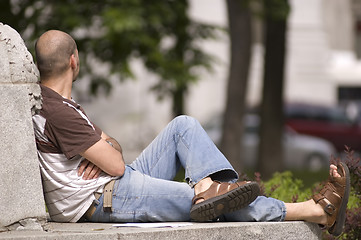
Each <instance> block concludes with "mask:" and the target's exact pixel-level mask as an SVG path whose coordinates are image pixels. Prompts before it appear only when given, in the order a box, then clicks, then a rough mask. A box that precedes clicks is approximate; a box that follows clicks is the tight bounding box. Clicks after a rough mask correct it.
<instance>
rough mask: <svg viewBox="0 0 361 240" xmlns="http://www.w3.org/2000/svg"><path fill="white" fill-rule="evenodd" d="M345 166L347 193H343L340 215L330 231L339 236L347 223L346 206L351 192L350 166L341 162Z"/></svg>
mask: <svg viewBox="0 0 361 240" xmlns="http://www.w3.org/2000/svg"><path fill="white" fill-rule="evenodd" d="M340 164H341V165H342V166H343V168H344V169H345V174H346V175H345V177H346V188H345V194H344V195H343V198H342V201H341V206H340V209H339V210H338V215H337V217H336V221H335V225H334V226H333V227H332V228H331V229H330V230H329V233H331V234H332V235H334V236H339V235H340V234H341V233H342V232H343V227H344V225H345V219H346V208H347V202H348V197H349V194H350V171H349V170H348V167H347V166H346V164H345V163H343V162H341V163H340Z"/></svg>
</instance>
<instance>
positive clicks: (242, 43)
mask: <svg viewBox="0 0 361 240" xmlns="http://www.w3.org/2000/svg"><path fill="white" fill-rule="evenodd" d="M247 3H248V1H246V0H227V9H228V21H229V32H230V34H229V35H230V69H229V78H228V87H227V100H226V109H225V114H224V117H223V135H222V140H221V145H220V148H221V151H222V152H223V153H224V155H225V156H226V157H227V158H228V160H229V161H230V163H231V164H232V165H233V167H234V168H235V170H236V171H237V172H238V173H241V171H242V165H243V164H242V162H241V149H240V148H241V136H242V133H243V114H244V109H245V96H246V89H247V81H248V72H249V64H250V57H251V13H250V9H249V6H248V4H247Z"/></svg>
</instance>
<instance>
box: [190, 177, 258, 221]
mask: <svg viewBox="0 0 361 240" xmlns="http://www.w3.org/2000/svg"><path fill="white" fill-rule="evenodd" d="M259 193H260V188H259V186H258V184H257V183H255V182H251V183H246V184H244V185H242V186H239V187H238V188H235V189H233V190H231V191H229V192H227V193H225V194H223V195H220V196H216V197H213V198H210V199H207V200H205V201H203V202H201V203H198V204H194V205H193V206H192V208H191V211H190V216H191V219H192V220H194V221H198V222H206V221H211V220H213V219H215V218H217V217H218V216H220V215H222V214H226V213H231V212H234V211H236V210H239V209H241V208H244V207H246V206H248V205H249V204H250V203H251V202H253V201H254V200H255V199H256V198H257V196H258V195H259Z"/></svg>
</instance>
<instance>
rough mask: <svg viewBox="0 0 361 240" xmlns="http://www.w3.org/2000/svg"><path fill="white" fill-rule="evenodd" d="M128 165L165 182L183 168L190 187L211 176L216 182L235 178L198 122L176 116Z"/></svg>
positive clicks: (190, 118)
mask: <svg viewBox="0 0 361 240" xmlns="http://www.w3.org/2000/svg"><path fill="white" fill-rule="evenodd" d="M130 166H131V167H132V168H134V169H135V170H137V171H140V172H142V173H144V174H146V175H149V176H151V177H155V178H160V179H165V180H173V178H174V177H175V175H176V173H177V171H178V170H179V167H180V166H183V167H184V169H185V179H186V181H187V182H188V183H189V185H190V186H194V185H195V184H196V183H198V182H199V181H200V180H201V179H203V178H205V177H207V176H210V175H212V174H213V177H214V178H215V179H216V180H219V181H235V180H236V179H237V178H238V175H237V173H236V172H235V171H234V169H233V167H232V166H231V164H230V163H229V162H228V160H227V159H226V158H225V157H224V155H223V154H222V153H221V152H220V151H219V150H218V149H217V147H216V146H215V144H214V143H213V142H212V140H211V139H210V138H209V137H208V135H207V133H206V132H205V131H204V129H203V128H202V127H201V125H200V124H199V122H198V121H197V120H195V119H194V118H192V117H189V116H179V117H176V118H175V119H174V120H173V121H171V122H170V123H169V124H168V125H167V127H166V128H165V129H164V130H163V131H162V132H161V133H160V134H159V135H158V136H157V137H156V138H155V139H154V140H153V142H152V143H151V144H150V145H149V146H148V147H147V148H146V149H145V150H144V151H143V152H142V153H141V154H140V156H139V157H138V158H137V159H136V160H135V161H134V162H133V163H132V164H131V165H130Z"/></svg>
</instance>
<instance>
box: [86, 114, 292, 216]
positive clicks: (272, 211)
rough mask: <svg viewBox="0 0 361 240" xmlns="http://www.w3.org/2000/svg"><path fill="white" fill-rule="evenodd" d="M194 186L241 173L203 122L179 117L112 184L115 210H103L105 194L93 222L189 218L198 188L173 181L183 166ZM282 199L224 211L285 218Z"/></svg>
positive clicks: (265, 199) (242, 214)
mask: <svg viewBox="0 0 361 240" xmlns="http://www.w3.org/2000/svg"><path fill="white" fill-rule="evenodd" d="M180 165H182V166H183V167H184V169H185V171H186V173H185V177H186V179H187V180H188V182H189V183H190V185H191V186H193V185H194V184H196V183H197V182H199V181H200V180H201V179H202V178H204V177H207V176H210V175H213V177H214V178H216V179H217V180H222V181H234V180H235V179H237V177H238V176H237V173H236V172H235V171H234V170H233V168H232V166H231V165H230V163H229V162H228V160H227V159H226V158H225V157H224V156H223V154H222V153H221V152H220V151H219V150H218V149H217V147H216V146H215V145H214V143H213V142H212V141H211V140H210V138H209V137H208V135H207V134H206V132H205V131H204V130H203V128H202V127H201V126H200V124H199V123H198V121H196V120H195V119H193V118H191V117H188V116H181V117H177V118H175V119H174V120H173V121H172V122H170V123H169V124H168V126H167V127H166V128H165V129H164V130H163V131H162V132H161V133H160V134H159V135H158V137H157V138H155V139H154V141H153V142H152V143H151V144H150V145H149V146H148V147H147V148H146V149H145V150H144V151H143V152H142V153H141V155H140V156H139V157H138V158H137V159H136V160H135V161H134V162H133V163H132V164H131V165H130V166H127V167H126V171H125V173H124V175H123V176H122V177H121V178H120V179H118V180H117V181H116V183H115V186H114V189H113V198H112V200H113V204H112V205H113V208H112V209H113V211H112V213H109V212H104V211H103V207H102V206H103V196H101V197H100V199H99V200H98V202H97V205H98V206H97V210H96V211H95V213H94V214H93V216H92V218H91V221H93V222H154V221H188V220H190V216H189V211H190V208H191V200H192V198H193V196H194V190H193V189H192V188H191V186H189V185H188V184H186V183H179V182H174V181H170V180H172V179H173V178H174V176H175V174H176V172H177V170H178V168H179V166H180ZM284 215H285V207H284V204H283V202H281V201H278V200H275V199H270V198H264V197H258V198H257V199H256V200H255V201H254V202H253V203H251V204H250V205H249V206H248V207H246V208H244V209H241V210H239V211H236V212H234V213H231V214H227V215H225V216H224V220H226V221H277V220H278V221H280V220H283V219H284Z"/></svg>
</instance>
